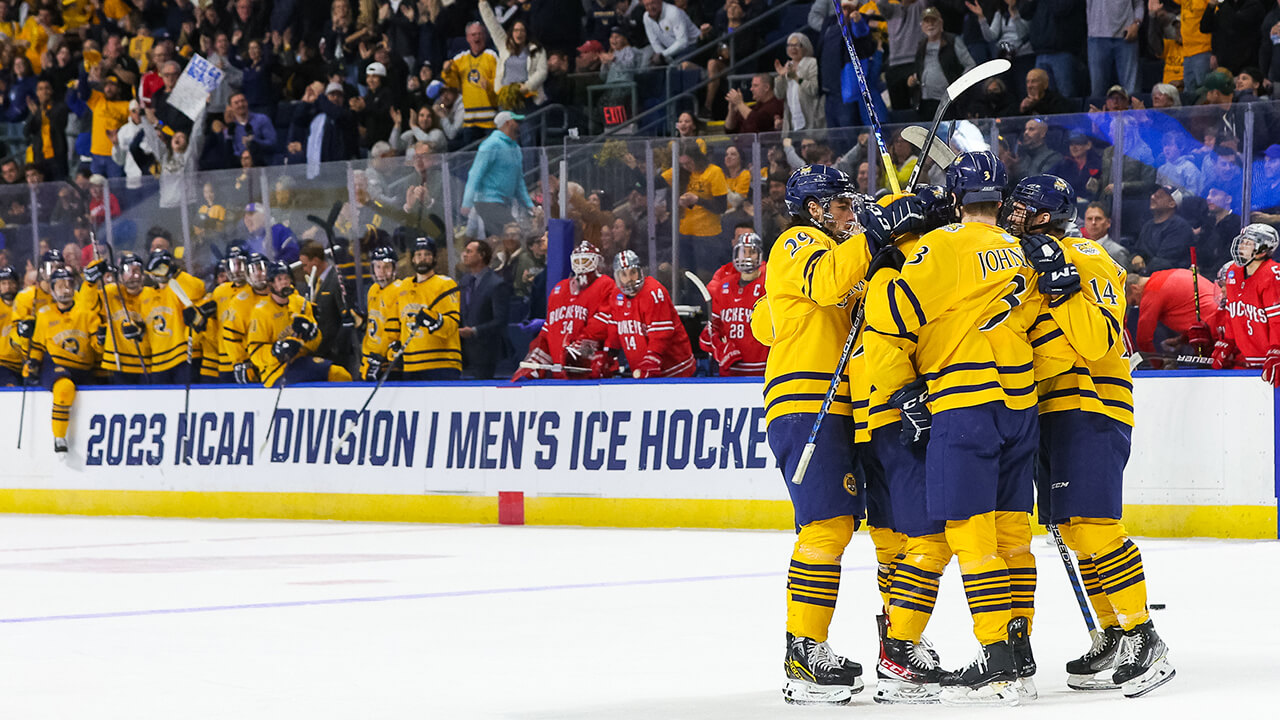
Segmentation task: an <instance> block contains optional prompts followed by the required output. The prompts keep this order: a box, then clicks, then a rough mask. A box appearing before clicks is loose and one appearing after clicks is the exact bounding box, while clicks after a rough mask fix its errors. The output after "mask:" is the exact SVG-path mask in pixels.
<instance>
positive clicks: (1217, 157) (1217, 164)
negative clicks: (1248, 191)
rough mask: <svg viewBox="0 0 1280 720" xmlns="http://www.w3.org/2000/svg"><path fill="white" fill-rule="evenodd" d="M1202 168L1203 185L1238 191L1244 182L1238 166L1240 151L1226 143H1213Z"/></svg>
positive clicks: (1242, 173)
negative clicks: (1205, 163)
mask: <svg viewBox="0 0 1280 720" xmlns="http://www.w3.org/2000/svg"><path fill="white" fill-rule="evenodd" d="M1207 163H1208V164H1207V165H1206V166H1205V169H1204V185H1205V187H1217V188H1222V189H1224V190H1227V191H1228V192H1230V191H1233V190H1235V191H1238V189H1239V188H1240V187H1241V183H1243V182H1244V178H1243V175H1244V171H1243V170H1242V169H1241V167H1240V153H1238V152H1236V151H1235V150H1234V149H1233V148H1231V147H1230V146H1228V145H1222V144H1219V145H1215V146H1214V148H1213V152H1211V153H1209V157H1208V158H1207Z"/></svg>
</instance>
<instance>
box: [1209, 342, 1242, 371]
mask: <svg viewBox="0 0 1280 720" xmlns="http://www.w3.org/2000/svg"><path fill="white" fill-rule="evenodd" d="M1238 353H1239V351H1238V350H1237V349H1236V344H1235V343H1233V342H1231V341H1230V340H1227V339H1225V338H1224V339H1222V340H1219V341H1217V342H1216V343H1214V344H1213V369H1214V370H1229V369H1231V368H1233V367H1235V364H1236V355H1237V354H1238Z"/></svg>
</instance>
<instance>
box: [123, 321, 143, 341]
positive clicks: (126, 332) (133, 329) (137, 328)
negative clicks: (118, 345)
mask: <svg viewBox="0 0 1280 720" xmlns="http://www.w3.org/2000/svg"><path fill="white" fill-rule="evenodd" d="M120 334H121V335H123V336H124V339H125V340H132V341H134V342H138V341H139V340H141V339H142V326H141V325H138V324H137V323H131V322H123V323H120Z"/></svg>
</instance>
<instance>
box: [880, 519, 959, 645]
mask: <svg viewBox="0 0 1280 720" xmlns="http://www.w3.org/2000/svg"><path fill="white" fill-rule="evenodd" d="M949 562H951V546H950V545H948V544H947V539H946V536H945V535H943V534H942V533H938V534H936V535H925V536H923V537H913V538H908V539H907V547H906V552H905V553H904V555H903V558H902V560H899V561H898V566H897V570H896V572H895V573H894V575H893V587H892V590H891V596H890V599H889V637H890V638H892V639H894V640H907V641H910V642H920V636H921V635H923V634H924V628H925V626H926V625H928V624H929V618H930V617H931V616H932V615H933V607H934V605H935V604H936V603H937V601H938V584H939V582H941V580H942V571H943V569H944V568H946V566H947V563H949Z"/></svg>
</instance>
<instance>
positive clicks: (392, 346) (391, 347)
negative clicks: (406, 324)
mask: <svg viewBox="0 0 1280 720" xmlns="http://www.w3.org/2000/svg"><path fill="white" fill-rule="evenodd" d="M403 354H404V345H403V344H402V343H401V342H400V341H399V340H392V341H391V342H389V343H387V357H389V358H391V360H392V362H394V361H396V360H398V359H399V358H400V356H401V355H403Z"/></svg>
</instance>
